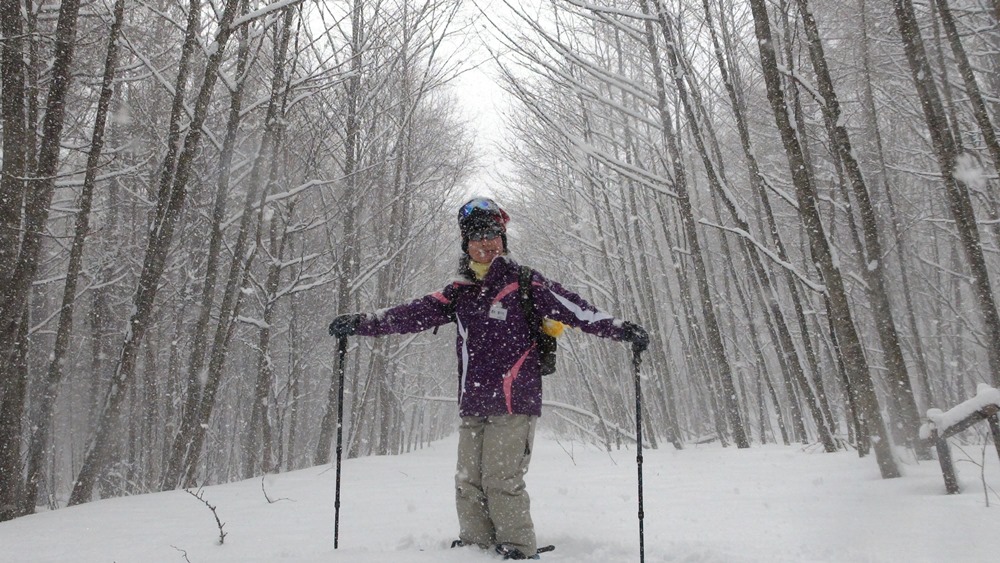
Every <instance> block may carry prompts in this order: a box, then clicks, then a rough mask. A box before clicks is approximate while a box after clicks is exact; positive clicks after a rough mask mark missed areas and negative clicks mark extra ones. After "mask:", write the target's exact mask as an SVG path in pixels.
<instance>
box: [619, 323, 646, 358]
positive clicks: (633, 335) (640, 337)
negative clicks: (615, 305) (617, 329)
mask: <svg viewBox="0 0 1000 563" xmlns="http://www.w3.org/2000/svg"><path fill="white" fill-rule="evenodd" d="M622 329H623V332H624V335H625V340H627V341H628V342H631V343H632V351H633V352H636V353H642V352H644V351H645V350H646V348H649V333H648V332H646V329H644V328H642V327H641V326H639V325H637V324H635V323H632V322H629V321H625V322H623V323H622Z"/></svg>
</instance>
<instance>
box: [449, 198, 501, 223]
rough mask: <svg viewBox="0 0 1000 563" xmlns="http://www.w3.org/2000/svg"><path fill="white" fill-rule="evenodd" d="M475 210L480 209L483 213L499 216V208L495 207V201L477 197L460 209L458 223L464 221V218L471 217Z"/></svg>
mask: <svg viewBox="0 0 1000 563" xmlns="http://www.w3.org/2000/svg"><path fill="white" fill-rule="evenodd" d="M477 209H482V210H483V211H485V212H486V213H489V214H490V215H499V214H500V206H499V205H497V203H496V202H495V201H493V200H492V199H488V198H485V197H477V198H475V199H473V200H470V201H469V202H468V203H466V204H465V205H463V206H462V207H461V209H459V210H458V219H459V221H461V220H462V219H465V218H466V217H468V216H469V215H471V214H472V212H473V211H475V210H477Z"/></svg>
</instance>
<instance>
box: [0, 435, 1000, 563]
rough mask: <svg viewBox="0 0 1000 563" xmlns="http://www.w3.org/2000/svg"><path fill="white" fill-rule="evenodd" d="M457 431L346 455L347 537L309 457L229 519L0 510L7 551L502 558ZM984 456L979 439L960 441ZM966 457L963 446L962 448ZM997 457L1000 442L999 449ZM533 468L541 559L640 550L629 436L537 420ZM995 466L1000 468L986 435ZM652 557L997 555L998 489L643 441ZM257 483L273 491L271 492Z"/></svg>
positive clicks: (232, 504)
mask: <svg viewBox="0 0 1000 563" xmlns="http://www.w3.org/2000/svg"><path fill="white" fill-rule="evenodd" d="M455 445H456V443H455V439H454V438H452V439H448V440H444V441H442V442H437V443H434V444H433V445H432V446H431V447H429V448H426V449H423V450H420V451H417V452H414V453H411V454H407V455H402V456H396V457H375V458H366V459H357V460H347V461H345V463H344V469H343V505H342V509H341V530H340V548H339V549H337V550H336V551H334V549H333V519H334V509H333V497H334V484H335V472H334V470H333V469H332V468H331V467H315V468H310V469H305V470H301V471H296V472H292V473H287V474H282V475H272V476H268V477H267V478H265V479H259V478H258V479H253V480H248V481H243V482H239V483H231V484H228V485H221V486H215V487H208V488H206V489H205V490H204V498H205V499H206V500H207V501H208V502H210V503H211V504H213V505H215V506H216V507H217V509H218V514H219V516H220V518H221V519H222V521H223V522H224V523H225V526H224V530H225V531H226V533H227V535H226V538H225V544H224V545H219V544H218V539H219V538H218V536H219V532H218V528H217V526H216V523H215V520H214V519H213V517H212V514H211V512H210V511H209V510H208V508H206V507H205V506H204V505H203V504H201V503H200V502H199V501H198V500H196V499H195V498H193V497H192V496H190V495H188V494H187V493H185V492H183V491H173V492H167V493H159V494H150V495H141V496H135V497H130V498H121V499H111V500H105V501H100V502H94V503H90V504H87V505H84V506H79V507H74V508H68V509H62V510H58V511H54V512H49V513H44V514H38V515H34V516H29V517H25V518H20V519H17V520H14V521H11V522H6V523H2V524H0V560H2V561H11V562H18V563H20V562H50V561H72V562H75V563H83V562H95V563H96V562H102V563H111V562H118V563H130V562H170V563H183V562H184V561H185V558H186V559H187V560H188V561H190V562H191V563H223V562H225V563H229V562H233V563H236V562H240V563H248V562H261V563H264V562H281V561H290V562H301V563H306V562H317V563H318V562H324V563H328V562H337V561H344V562H357V563H384V562H394V561H400V562H415V563H419V562H425V561H426V562H431V561H434V562H445V563H447V562H460V561H472V562H475V561H492V560H494V558H493V557H492V556H491V555H489V554H485V553H482V552H479V551H478V550H477V549H476V548H464V549H455V550H452V549H448V547H447V545H448V543H449V542H450V540H451V539H453V538H455V536H456V533H457V522H456V517H455V515H454V508H453V504H452V495H453V492H452V491H453V488H452V477H453V474H454V455H455V454H454V449H455ZM966 449H967V451H969V452H970V453H971V454H972V455H973V456H974V457H976V458H977V459H979V456H980V455H981V453H982V450H981V448H971V449H970V448H966ZM955 455H956V458H962V457H964V456H963V454H962V453H961V452H958V451H955ZM991 456H992V457H991ZM533 457H534V459H533V462H532V468H531V471H530V473H529V474H528V488H529V491H530V492H531V494H532V504H533V509H532V514H533V516H534V519H535V525H536V529H537V532H538V535H539V542H540V543H542V544H546V543H554V544H556V545H557V546H558V547H557V550H556V551H555V552H553V553H549V554H545V555H544V556H543V560H546V561H567V562H568V561H573V562H588V561H594V562H597V561H601V562H604V561H638V559H639V553H638V531H637V530H638V525H637V515H636V511H637V505H636V464H635V453H634V451H624V450H623V451H617V452H612V453H610V454H609V453H607V452H603V451H601V450H599V449H597V448H594V447H593V446H585V445H581V444H579V443H576V444H574V443H567V442H560V441H557V440H555V439H553V438H546V437H541V436H540V437H539V439H538V441H537V443H536V449H535V454H534V456H533ZM986 460H987V474H986V479H987V481H988V482H989V484H991V485H992V486H993V488H994V489H997V490H998V491H1000V467H998V461H997V458H996V453H995V451H994V450H993V447H992V445H990V446H989V447H988V449H987V450H986ZM644 469H645V471H644V475H645V480H644V484H645V509H646V515H645V529H646V560H647V561H651V562H653V561H657V562H658V561H690V562H745V561H768V562H771V561H788V562H793V561H794V562H804V561H828V562H856V561H857V562H861V561H865V562H876V561H878V562H881V561H885V562H889V561H892V562H896V561H907V562H919V561H928V562H943V561H948V562H957V561H969V562H973V561H976V562H978V561H996V560H998V558H1000V498H998V497H997V496H996V494H993V496H992V498H991V499H990V504H991V507H989V508H987V507H986V502H985V498H984V493H983V486H982V483H981V480H980V476H979V468H978V467H976V466H974V465H972V464H970V463H959V470H960V471H961V480H962V485H963V494H961V495H955V496H947V495H945V494H943V491H944V485H943V481H942V479H941V476H940V472H939V469H938V466H937V463H936V462H934V461H931V462H921V463H920V464H916V463H915V462H912V461H911V462H908V463H906V464H905V465H904V471H905V472H906V477H904V478H902V479H895V480H889V481H886V480H882V479H881V478H879V474H878V469H877V467H876V465H875V461H874V460H873V459H872V458H867V459H859V458H857V456H856V455H855V454H853V453H847V452H845V453H839V454H822V453H812V452H805V451H803V450H802V448H800V447H780V446H766V447H755V448H753V449H750V450H743V451H740V450H736V449H735V448H721V447H718V446H708V447H689V448H688V449H686V450H684V451H681V452H678V451H675V450H673V449H672V448H670V447H667V448H664V449H661V450H658V451H648V450H647V451H646V455H645V463H644ZM262 484H263V487H264V488H265V489H266V491H267V494H268V496H269V497H270V498H271V499H272V500H274V499H280V500H277V501H276V502H273V503H270V504H269V503H268V502H267V501H266V500H265V497H264V493H263V492H262Z"/></svg>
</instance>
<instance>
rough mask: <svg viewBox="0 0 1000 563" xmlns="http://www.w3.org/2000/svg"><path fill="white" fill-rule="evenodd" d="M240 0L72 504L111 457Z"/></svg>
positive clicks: (149, 252) (205, 85) (87, 494)
mask: <svg viewBox="0 0 1000 563" xmlns="http://www.w3.org/2000/svg"><path fill="white" fill-rule="evenodd" d="M238 4H239V0H227V2H226V5H225V10H224V12H223V13H222V17H221V19H220V20H219V28H218V32H217V33H216V36H215V51H214V52H212V54H211V56H210V57H209V60H208V62H207V64H206V66H205V73H204V77H203V79H202V84H201V89H200V91H199V92H198V97H197V98H196V100H195V105H194V116H193V118H192V120H191V123H190V125H189V128H188V132H187V135H186V137H185V139H184V146H183V149H182V150H181V152H180V154H179V156H178V158H177V166H176V173H175V174H173V175H171V174H170V172H169V170H168V167H166V166H164V168H163V171H162V173H161V176H160V189H159V198H158V201H157V207H156V217H155V223H154V224H153V226H152V230H151V232H150V235H149V241H148V244H147V246H146V254H145V258H144V260H143V267H142V272H141V274H140V277H139V284H138V287H137V289H136V293H135V298H134V301H133V308H132V314H131V316H130V318H129V325H128V330H127V331H126V335H125V341H124V343H123V344H122V348H121V351H120V353H119V357H118V362H117V364H116V365H115V373H114V375H113V376H112V387H111V389H110V390H109V391H108V394H107V396H106V399H105V403H104V405H103V408H102V410H101V417H100V421H99V423H98V428H97V432H96V433H95V436H94V438H93V439H92V440H91V442H90V443H89V444H88V446H87V451H86V454H85V456H84V461H83V465H82V467H81V468H80V473H79V474H78V475H77V479H76V482H75V484H74V486H73V492H72V494H71V495H70V501H69V504H70V505H75V504H80V503H83V502H87V501H89V500H90V498H91V496H92V492H93V487H94V484H95V482H96V479H97V475H98V473H99V472H100V471H101V469H102V468H103V467H104V466H105V464H106V463H107V456H108V452H109V449H110V445H111V444H110V443H111V440H112V435H111V433H112V432H113V429H114V426H115V424H116V423H117V421H118V418H119V413H120V411H121V406H122V402H123V401H124V399H125V396H126V392H127V390H128V387H129V385H131V383H132V380H133V379H134V377H135V367H136V359H137V356H138V352H139V347H140V345H141V343H142V338H143V336H144V335H145V333H146V330H147V329H148V328H149V327H148V324H149V319H150V316H151V315H152V312H153V302H154V300H155V298H156V292H157V286H158V285H159V282H160V278H161V276H162V274H163V270H164V268H165V267H166V260H167V254H168V252H169V251H170V243H171V242H172V240H173V235H174V227H175V226H176V224H177V220H178V219H179V217H180V214H181V212H182V211H183V207H184V200H185V197H186V195H187V183H188V179H189V177H190V175H191V166H192V161H193V159H194V156H195V153H196V152H197V150H198V148H199V145H200V144H201V137H202V125H203V124H204V122H205V118H206V116H207V113H208V102H209V100H210V99H211V96H212V91H213V89H214V87H215V82H216V80H217V79H218V71H219V66H220V65H221V63H222V58H223V55H224V54H225V50H226V43H227V42H228V41H229V37H230V35H232V31H233V29H232V27H231V24H232V22H233V20H234V19H235V17H236V11H237V6H238ZM197 7H198V6H197V0H194V1H193V2H192V6H191V9H192V10H195V9H197ZM196 21H197V17H194V16H192V17H190V18H189V24H191V23H195V22H196Z"/></svg>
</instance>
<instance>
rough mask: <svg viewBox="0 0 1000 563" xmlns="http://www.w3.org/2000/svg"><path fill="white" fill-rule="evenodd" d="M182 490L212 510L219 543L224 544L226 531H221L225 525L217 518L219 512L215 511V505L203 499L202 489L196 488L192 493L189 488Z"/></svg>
mask: <svg viewBox="0 0 1000 563" xmlns="http://www.w3.org/2000/svg"><path fill="white" fill-rule="evenodd" d="M184 492H185V493H187V494H189V495H191V496H193V497H194V498H196V499H198V500H200V501H201V502H202V503H203V504H204V505H205V506H207V507H208V509H209V510H211V511H212V516H214V517H215V524H216V525H217V526H218V527H219V545H222V544H224V543H225V542H226V532H225V531H223V529H222V527H223V526H225V524H223V523H222V521H221V520H219V513H218V512H216V510H215V507H214V506H212V505H211V504H209V502H208V501H207V500H205V497H204V496H203V495H204V491H202V490H201V489H198V492H197V493H193V492H191V491H190V490H189V489H184Z"/></svg>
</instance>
